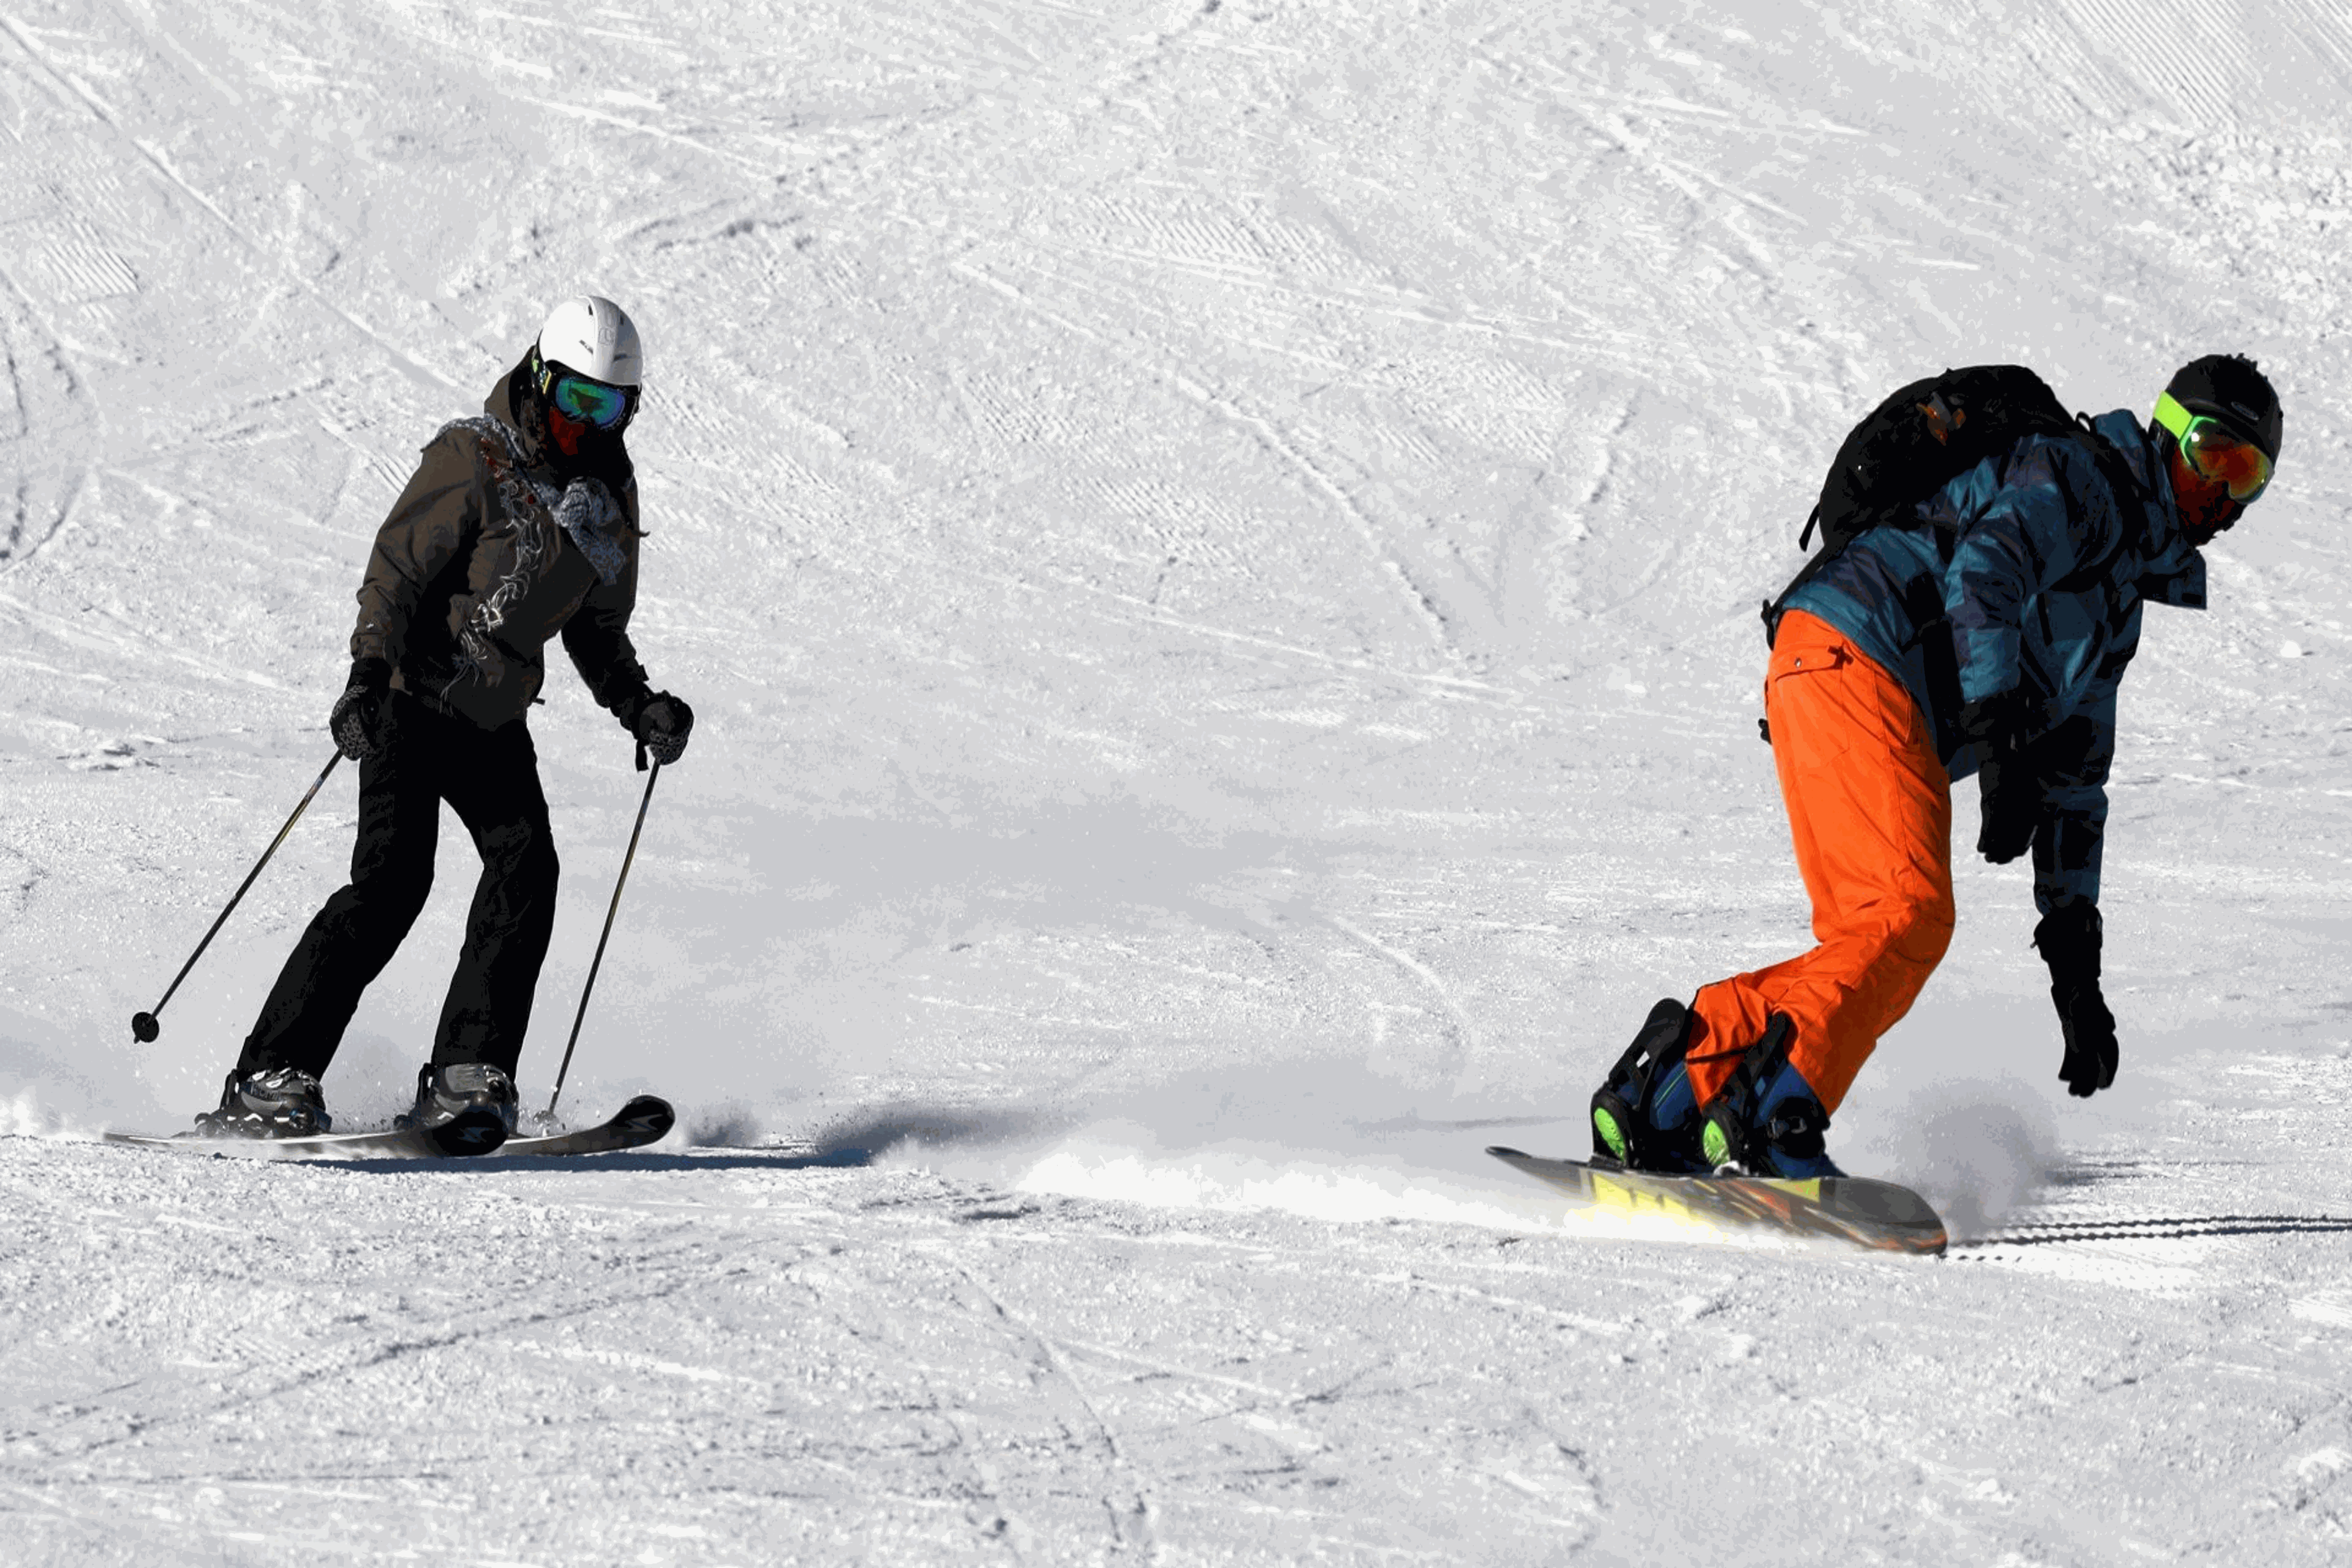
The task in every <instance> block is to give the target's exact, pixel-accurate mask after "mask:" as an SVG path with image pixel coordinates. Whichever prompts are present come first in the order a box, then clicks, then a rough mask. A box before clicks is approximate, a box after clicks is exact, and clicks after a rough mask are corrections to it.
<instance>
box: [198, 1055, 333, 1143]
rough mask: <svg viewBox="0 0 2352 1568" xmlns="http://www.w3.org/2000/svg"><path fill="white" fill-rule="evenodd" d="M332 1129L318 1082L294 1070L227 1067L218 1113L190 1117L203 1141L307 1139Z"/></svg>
mask: <svg viewBox="0 0 2352 1568" xmlns="http://www.w3.org/2000/svg"><path fill="white" fill-rule="evenodd" d="M334 1126H335V1122H334V1118H332V1117H331V1116H329V1115H328V1114H327V1097H326V1095H325V1094H324V1093H323V1092H322V1091H321V1090H320V1088H319V1080H318V1079H315V1078H312V1077H311V1076H310V1074H309V1073H306V1072H302V1071H300V1070H299V1069H298V1068H260V1069H259V1070H257V1071H255V1072H249V1073H248V1072H238V1071H236V1069H234V1068H232V1069H230V1072H229V1075H228V1079H227V1081H226V1082H224V1083H223V1084H222V1085H221V1102H220V1107H219V1109H218V1110H206V1111H203V1112H200V1113H199V1114H198V1115H197V1117H196V1133H197V1135H198V1136H200V1137H205V1138H308V1137H310V1136H311V1135H312V1134H314V1133H319V1132H331V1131H334Z"/></svg>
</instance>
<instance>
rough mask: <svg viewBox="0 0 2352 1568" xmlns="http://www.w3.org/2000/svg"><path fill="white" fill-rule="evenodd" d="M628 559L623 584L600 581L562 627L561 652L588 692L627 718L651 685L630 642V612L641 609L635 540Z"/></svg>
mask: <svg viewBox="0 0 2352 1568" xmlns="http://www.w3.org/2000/svg"><path fill="white" fill-rule="evenodd" d="M627 552H628V559H627V563H626V564H625V565H624V566H623V567H622V569H621V575H620V580H619V581H618V582H615V583H612V584H604V583H599V584H596V586H594V587H593V588H592V589H590V590H589V591H588V597H587V598H586V599H585V600H583V601H582V603H581V605H580V608H579V609H578V610H576V611H574V612H573V613H572V618H571V619H570V620H568V621H566V622H564V623H563V651H564V652H566V653H568V654H570V655H571V656H572V668H575V669H577V670H578V671H579V672H580V679H583V680H584V681H586V682H587V683H588V689H589V691H590V692H591V693H593V695H594V697H595V699H596V701H597V703H598V705H599V706H601V707H603V708H604V710H606V711H607V712H609V713H611V714H612V715H613V716H614V718H617V719H624V721H625V710H627V708H628V706H629V704H630V703H631V702H633V701H635V700H636V699H637V698H638V697H640V696H642V695H644V693H645V692H646V689H647V687H648V685H649V683H648V682H647V681H646V667H645V666H644V665H642V664H640V663H638V662H637V649H636V645H635V643H633V642H631V641H630V640H629V613H630V612H631V611H632V610H634V609H635V608H636V605H637V541H636V540H635V538H632V539H630V541H629V542H628V544H627Z"/></svg>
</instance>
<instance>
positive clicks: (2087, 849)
mask: <svg viewBox="0 0 2352 1568" xmlns="http://www.w3.org/2000/svg"><path fill="white" fill-rule="evenodd" d="M2094 424H2095V428H2096V429H2097V430H2098V432H2099V434H2100V435H2102V436H2104V437H2105V438H2106V439H2107V440H2108V441H2109V442H2110V443H2112V444H2113V445H2114V446H2115V447H2116V450H2117V451H2118V452H2119V453H2120V454H2121V456H2122V458H2123V460H2124V463H2125V466H2126V468H2129V469H2130V471H2131V475H2132V478H2133V479H2134V480H2135V481H2136V488H2135V493H2133V494H2131V495H2126V496H2118V495H2116V493H2115V489H2114V487H2112V486H2111V485H2110V484H2109V483H2108V480H2107V476H2106V474H2105V472H2103V471H2102V470H2101V468H2100V467H2099V465H2098V463H2097V461H2096V460H2095V458H2093V457H2092V455H2091V453H2090V452H2089V451H2088V450H2087V449H2086V448H2085V447H2084V444H2083V443H2082V442H2080V441H2076V440H2072V439H2069V438H2066V437H2052V436H2028V437H2024V438H2023V439H2021V440H2020V441H2019V442H2018V443H2017V445H2016V446H2014V447H2011V449H2010V450H2009V452H2008V453H2007V454H2006V455H2005V456H2002V457H1999V458H1986V459H1985V460H1984V461H1983V462H1981V463H1979V464H1978V465H1977V466H1976V467H1975V468H1971V469H1969V471H1968V472H1966V473H1964V474H1962V475H1960V476H1959V477H1958V479H1954V480H1952V482H1951V483H1949V484H1948V485H1946V486H1945V487H1944V488H1943V489H1941V490H1939V491H1937V493H1936V494H1935V495H1934V496H1932V497H1930V498H1929V499H1928V500H1926V501H1923V502H1922V503H1920V506H1919V515H1920V519H1921V521H1920V522H1919V523H1918V524H1917V525H1915V526H1912V527H1906V528H1876V529H1873V530H1871V531H1868V532H1866V533H1864V534H1862V535H1860V536H1859V537H1857V538H1856V539H1854V540H1853V541H1852V542H1849V543H1848V544H1847V545H1846V547H1845V549H1844V550H1843V552H1841V553H1840V554H1839V555H1838V556H1837V557H1836V558H1835V559H1833V560H1832V561H1831V562H1829V563H1827V564H1826V565H1824V566H1823V567H1822V570H1821V572H1820V573H1819V574H1816V575H1815V576H1814V577H1813V579H1812V581H1811V582H1810V583H1807V584H1805V585H1804V586H1803V587H1801V588H1800V589H1798V590H1797V591H1796V593H1794V594H1793V595H1790V598H1789V602H1788V605H1789V608H1790V609H1797V610H1803V611H1804V612H1805V613H1806V614H1808V615H1811V616H1818V617H1819V618H1821V619H1822V620H1824V621H1827V622H1828V623H1829V624H1830V625H1832V626H1835V627H1836V628H1837V629H1838V630H1839V631H1841V632H1843V633H1844V634H1845V635H1846V636H1847V637H1851V638H1852V639H1853V643H1854V646H1855V647H1858V648H1859V649H1861V651H1863V652H1864V653H1865V654H1867V655H1869V656H1870V657H1871V658H1873V659H1874V660H1876V661H1877V662H1878V663H1879V664H1880V665H1882V666H1884V667H1885V668H1886V669H1888V670H1889V671H1891V672H1893V673H1894V674H1895V676H1897V677H1898V678H1900V679H1901V680H1902V682H1903V684H1904V685H1905V686H1906V687H1907V688H1908V689H1910V692H1911V696H1912V699H1913V700H1915V701H1916V702H1917V703H1918V704H1919V710H1920V712H1922V713H1923V714H1925V715H1926V716H1927V726H1928V730H1929V731H1930V733H1932V734H1933V735H1934V737H1935V740H1936V748H1937V754H1938V755H1939V756H1940V757H1941V758H1942V759H1943V761H1944V763H1945V765H1946V767H1947V768H1948V771H1949V773H1950V774H1951V776H1952V778H1954V779H1955V780H1958V779H1964V778H1967V777H1968V776H1969V774H1971V773H1975V772H1976V770H1977V764H1978V763H1979V760H1980V759H1979V756H1978V754H1977V749H1976V748H1975V747H1974V746H1971V745H1969V744H1967V743H1965V742H1963V740H1962V738H1961V736H1960V732H1959V712H1960V709H1961V708H1962V707H1963V706H1965V705H1966V704H1968V703H1970V702H1973V701H1976V700H1979V699H1980V698H1985V697H1990V696H1992V695H1994V694H1996V693H1998V692H2002V691H2007V690H2009V689H2011V688H2012V687H2022V688H2023V689H2024V690H2025V693H2026V695H2027V697H2028V698H2029V699H2030V705H2031V706H2030V711H2031V712H2032V722H2031V723H2030V725H2029V731H2030V732H2031V734H2032V749H2033V756H2034V759H2035V772H2036V775H2037V776H2038V777H2039V779H2040V780H2041V783H2042V825H2041V827H2040V829H2039V830H2038V831H2037V832H2036V833H2035V835H2034V840H2033V871H2034V885H2033V891H2034V900H2035V902H2036V903H2037V904H2038V905H2039V906H2040V907H2041V909H2042V912H2043V913H2044V914H2047V913H2049V912H2050V910H2052V909H2053V908H2055V907H2056V906H2058V905H2060V904H2063V903H2068V902H2072V901H2074V900H2090V901H2093V902H2095V901H2096V900H2097V899H2098V896H2099V858H2100V850H2101V840H2102V838H2103V837H2104V836H2105V828H2106V820H2107V788H2106V785H2107V770H2108V767H2109V765H2110V764H2111V763H2113V761H2114V759H2115V750H2116V689H2117V688H2118V687H2119V686H2120V685H2121V683H2122V680H2123V674H2124V668H2125V667H2126V666H2127V665H2128V664H2130V663H2131V659H2132V655H2133V654H2134V653H2136V652H2137V651H2138V649H2139V623H2140V609H2141V606H2142V605H2147V604H2148V603H2150V602H2154V603H2156V604H2160V605H2179V606H2181V607H2183V608H2187V609H2203V608H2204V607H2205V558H2204V557H2203V556H2202V555H2200V554H2199V553H2198V552H2197V551H2196V550H2195V549H2194V548H2192V547H2191V546H2190V544H2189V540H2188V536H2187V535H2186V534H2184V533H2183V532H2182V531H2181V527H2180V520H2179V513H2178V511H2177V510H2176V509H2175V506H2174V502H2173V496H2172V484H2171V479H2170V478H2169V476H2168V474H2167V473H2166V471H2165V465H2164V464H2163V462H2162V461H2160V460H2159V458H2158V452H2157V448H2156V446H2155V443H2154V442H2153V441H2152V440H2151V439H2150V438H2149V436H2148V433H2147V430H2146V429H2145V428H2144V427H2143V426H2141V424H2140V422H2139V421H2138V419H2137V417H2135V416H2133V415H2132V413H2131V412H2130V411H2129V410H2127V409H2117V410H2116V411H2115V412H2114V413H2112V414H2105V415H2102V416H2099V418H2098V419H2097V420H2095V422H2094Z"/></svg>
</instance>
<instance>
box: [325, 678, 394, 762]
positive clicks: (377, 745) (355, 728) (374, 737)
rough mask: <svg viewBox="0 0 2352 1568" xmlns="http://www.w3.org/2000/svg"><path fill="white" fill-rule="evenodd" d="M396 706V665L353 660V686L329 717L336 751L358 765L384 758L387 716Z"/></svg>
mask: <svg viewBox="0 0 2352 1568" xmlns="http://www.w3.org/2000/svg"><path fill="white" fill-rule="evenodd" d="M391 705H392V665H391V663H390V662H389V661H388V660H385V659H381V658H355V659H353V660H352V679H351V683H350V684H349V685H347V686H345V687H344V688H343V694H342V695H341V697H338V698H336V699H335V710H334V711H333V712H332V713H331V714H329V715H328V717H327V730H328V732H329V733H331V734H332V735H333V736H334V737H335V749H336V750H337V751H340V752H342V753H343V755H345V756H347V757H349V758H350V759H351V760H352V761H353V762H355V763H363V762H366V761H367V760H368V759H369V758H371V757H376V756H381V755H383V748H384V716H385V713H386V711H387V710H389V709H390V707H391Z"/></svg>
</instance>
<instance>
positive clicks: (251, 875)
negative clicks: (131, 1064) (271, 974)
mask: <svg viewBox="0 0 2352 1568" xmlns="http://www.w3.org/2000/svg"><path fill="white" fill-rule="evenodd" d="M342 760H343V753H342V752H341V749H338V750H337V751H336V752H335V754H334V755H333V756H331V757H329V758H328V759H327V765H326V766H325V767H323V768H320V770H319V776H318V777H317V778H315V779H312V780H311V781H310V789H309V790H308V791H306V792H305V793H304V794H303V796H302V803H301V804H300V805H297V806H296V807H295V808H294V815H293V816H289V817H288V818H287V819H286V826H283V827H281V828H279V829H278V837H275V838H273V839H271V840H270V841H269V847H268V848H267V849H265V850H263V851H262V852H261V858H260V859H258V860H257V861H255V862H254V863H253V869H252V870H250V871H248V872H247V873H246V876H245V880H244V881H242V882H240V883H238V884H237V889H236V897H234V898H232V899H230V900H229V901H228V908H227V909H225V910H221V912H220V919H218V920H216V921H213V929H212V930H210V931H206V932H205V940H204V941H202V942H198V943H196V951H195V952H192V953H190V954H188V962H187V963H184V964H182V965H180V973H177V974H175V975H173V976H172V984H170V985H169V986H168V987H167V988H165V990H164V992H163V1001H162V1002H158V1003H156V1004H155V1006H154V1010H153V1012H147V1013H133V1014H132V1015H131V1037H132V1038H134V1039H136V1040H137V1041H138V1042H139V1043H140V1044H141V1045H142V1046H143V1045H146V1044H148V1043H150V1042H151V1041H152V1040H153V1039H154V1038H155V1037H157V1036H159V1035H161V1034H162V1033H163V1025H162V1024H161V1023H160V1022H158V1021H157V1020H156V1017H155V1014H156V1013H161V1012H162V1011H163V1006H164V1004H165V1003H168V1002H170V1001H171V1000H172V993H173V992H174V991H177V990H178V989H179V988H180V982H181V981H183V980H185V979H186V978H187V977H188V971H189V970H191V969H194V967H195V966H196V960H198V959H200V958H202V957H203V956H204V955H205V949H206V948H208V947H210V946H212V944H213V938H215V937H216V936H218V935H220V928H221V927H223V926H225V925H226V924H227V923H228V917H229V916H230V915H231V914H233V913H234V912H236V906H237V901H238V900H241V899H243V898H244V897H245V891H246V889H247V888H250V887H252V886H253V879H255V878H256V877H258V876H260V875H261V868H263V867H264V866H267V865H268V864H269V858H270V857H271V856H272V855H275V854H277V853H278V846H279V845H280V844H283V843H285V842H286V836H287V835H288V834H289V833H291V832H293V831H294V825H295V824H296V823H298V822H299V821H301V820H302V814H303V813H304V812H306V811H308V810H310V800H311V797H312V796H313V795H317V794H318V793H319V786H320V784H325V783H326V782H327V775H328V774H329V773H333V772H334V771H335V764H336V763H340V762H341V761H342Z"/></svg>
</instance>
